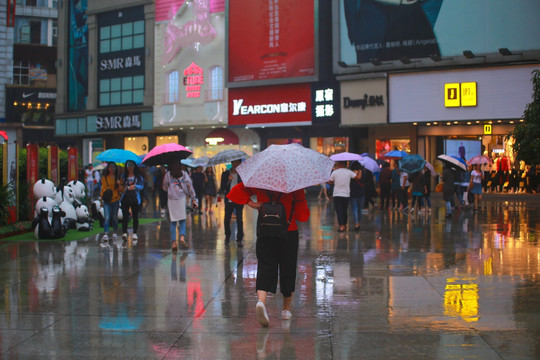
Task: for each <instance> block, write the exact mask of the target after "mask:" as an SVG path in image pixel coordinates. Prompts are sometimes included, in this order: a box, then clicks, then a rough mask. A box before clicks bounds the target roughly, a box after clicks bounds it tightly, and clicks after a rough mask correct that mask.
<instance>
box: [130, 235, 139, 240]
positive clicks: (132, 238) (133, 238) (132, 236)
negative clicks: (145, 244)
mask: <svg viewBox="0 0 540 360" xmlns="http://www.w3.org/2000/svg"><path fill="white" fill-rule="evenodd" d="M131 240H135V241H136V240H139V237H138V236H137V234H135V233H133V235H131Z"/></svg>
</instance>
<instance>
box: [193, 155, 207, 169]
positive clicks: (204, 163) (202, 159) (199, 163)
mask: <svg viewBox="0 0 540 360" xmlns="http://www.w3.org/2000/svg"><path fill="white" fill-rule="evenodd" d="M209 160H210V159H209V158H208V157H206V156H201V157H198V158H196V159H195V160H193V162H192V163H191V164H190V165H189V166H191V167H195V168H196V167H199V166H202V167H206V166H207V165H208V161H209Z"/></svg>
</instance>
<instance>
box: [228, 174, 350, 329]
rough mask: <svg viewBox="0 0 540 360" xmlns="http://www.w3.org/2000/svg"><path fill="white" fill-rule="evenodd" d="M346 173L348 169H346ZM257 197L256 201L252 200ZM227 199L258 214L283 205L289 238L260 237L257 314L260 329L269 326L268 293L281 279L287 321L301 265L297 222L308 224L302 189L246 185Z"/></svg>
mask: <svg viewBox="0 0 540 360" xmlns="http://www.w3.org/2000/svg"><path fill="white" fill-rule="evenodd" d="M345 170H347V169H345ZM253 195H255V196H256V201H253V200H252V199H251V197H252V196H253ZM227 198H228V199H229V200H230V201H233V202H234V203H237V204H242V206H243V205H244V204H246V205H248V206H249V207H251V208H253V209H257V210H259V209H260V208H261V206H262V204H264V203H265V202H268V201H271V200H276V199H278V200H277V201H279V202H280V203H282V204H283V206H284V208H285V215H286V219H287V220H288V221H289V223H288V228H287V234H286V237H284V238H273V237H267V236H264V235H262V234H260V233H258V234H257V242H256V255H257V280H256V283H255V288H256V291H257V299H258V301H257V305H256V306H255V311H256V314H257V321H258V323H259V324H260V325H261V326H264V327H267V326H269V324H270V320H269V318H268V313H267V312H266V300H267V297H268V293H274V294H275V293H276V290H277V284H278V279H279V289H280V291H281V294H282V295H283V308H282V311H281V318H282V320H284V321H288V320H290V319H291V317H292V313H291V304H292V296H293V293H294V291H295V284H296V270H297V261H298V226H297V224H296V222H297V221H302V222H304V221H308V220H309V215H310V212H309V208H308V206H307V202H306V196H305V192H304V190H303V189H300V190H296V191H294V192H292V193H289V194H284V193H278V192H273V191H266V190H260V189H252V188H246V187H245V186H244V184H243V183H239V184H237V185H236V186H234V187H233V188H232V189H231V191H230V192H229V193H228V195H227Z"/></svg>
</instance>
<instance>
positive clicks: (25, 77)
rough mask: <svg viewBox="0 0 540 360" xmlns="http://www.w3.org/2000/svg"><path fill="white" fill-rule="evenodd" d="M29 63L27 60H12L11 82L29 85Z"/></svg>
mask: <svg viewBox="0 0 540 360" xmlns="http://www.w3.org/2000/svg"><path fill="white" fill-rule="evenodd" d="M29 70H30V64H29V63H28V62H27V61H14V62H13V84H14V85H30V76H29Z"/></svg>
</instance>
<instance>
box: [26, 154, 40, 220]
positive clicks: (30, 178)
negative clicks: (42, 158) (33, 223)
mask: <svg viewBox="0 0 540 360" xmlns="http://www.w3.org/2000/svg"><path fill="white" fill-rule="evenodd" d="M38 178H39V162H38V146H37V145H36V144H28V145H26V181H27V182H28V199H29V200H30V204H31V205H30V206H29V209H28V215H29V218H30V219H32V218H33V214H34V206H33V205H34V194H33V191H32V190H33V187H34V184H35V183H36V181H37V180H38Z"/></svg>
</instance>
